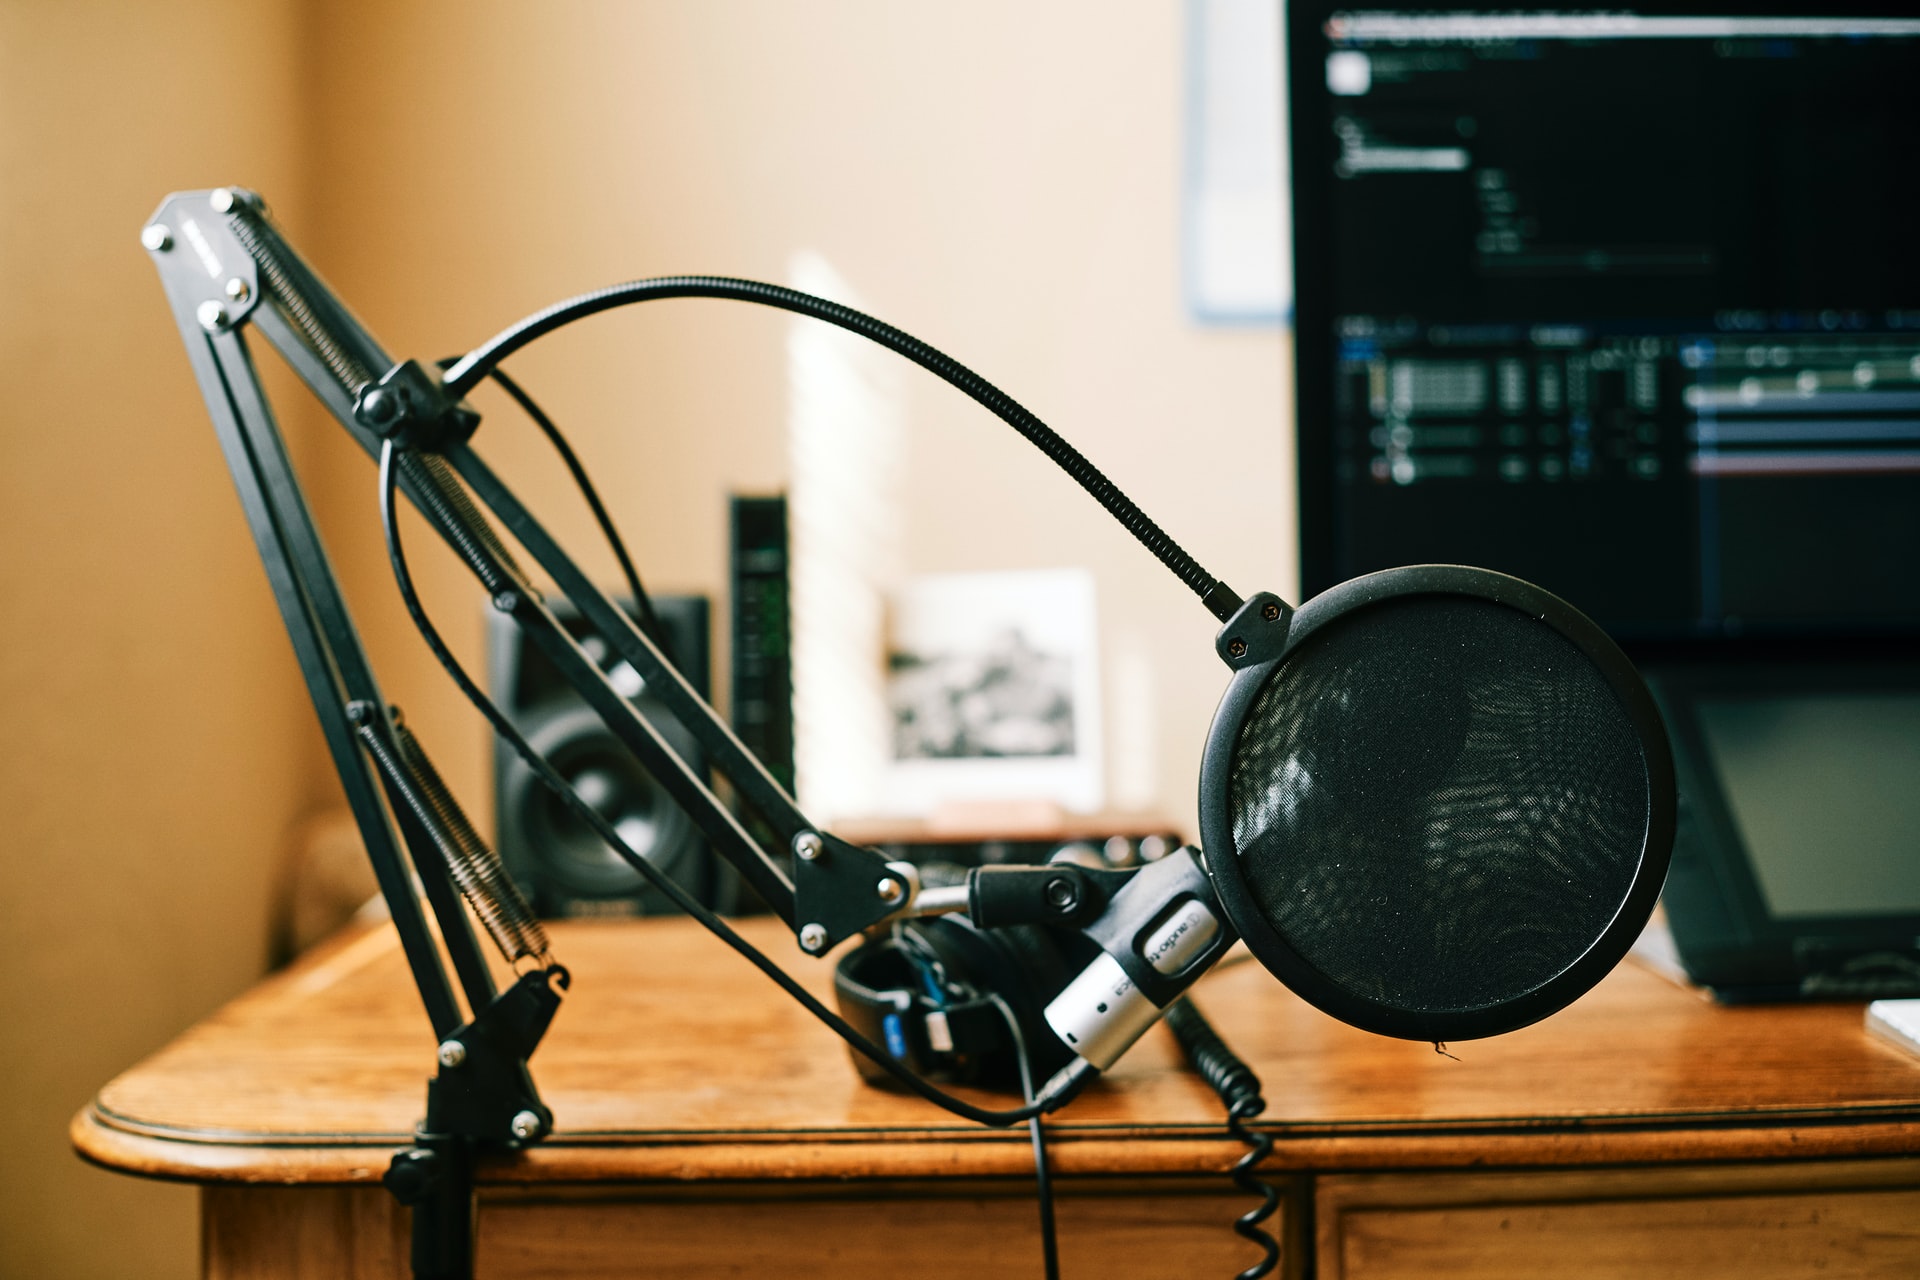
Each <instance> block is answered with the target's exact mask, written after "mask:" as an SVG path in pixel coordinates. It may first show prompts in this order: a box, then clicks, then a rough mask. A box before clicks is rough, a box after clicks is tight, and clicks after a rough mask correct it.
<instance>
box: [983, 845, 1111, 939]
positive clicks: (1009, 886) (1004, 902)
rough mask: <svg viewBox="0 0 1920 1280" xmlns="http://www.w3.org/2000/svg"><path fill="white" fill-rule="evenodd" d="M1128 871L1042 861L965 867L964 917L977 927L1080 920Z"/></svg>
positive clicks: (1101, 906) (1096, 910) (1092, 913)
mask: <svg viewBox="0 0 1920 1280" xmlns="http://www.w3.org/2000/svg"><path fill="white" fill-rule="evenodd" d="M1132 875H1133V872H1131V871H1095V870H1091V869H1089V868H1087V867H1077V866H1075V865H1073V864H1072V863H1070V862H1055V863H1049V864H1048V865H1046V866H1044V867H975V868H974V869H973V870H972V871H970V872H968V873H967V917H968V918H969V919H970V920H972V921H973V922H974V923H975V924H976V925H979V926H980V927H981V928H982V929H998V928H1001V927H1003V926H1005V925H1015V924H1062V925H1082V924H1085V923H1086V922H1087V921H1089V920H1092V919H1094V918H1096V917H1097V916H1099V914H1100V913H1101V912H1102V911H1104V910H1106V907H1107V902H1108V900H1109V899H1111V898H1112V897H1113V895H1114V894H1115V893H1116V892H1118V891H1119V889H1120V887H1121V886H1122V885H1124V884H1125V883H1126V882H1127V881H1128V880H1129V879H1130V878H1131V877H1132Z"/></svg>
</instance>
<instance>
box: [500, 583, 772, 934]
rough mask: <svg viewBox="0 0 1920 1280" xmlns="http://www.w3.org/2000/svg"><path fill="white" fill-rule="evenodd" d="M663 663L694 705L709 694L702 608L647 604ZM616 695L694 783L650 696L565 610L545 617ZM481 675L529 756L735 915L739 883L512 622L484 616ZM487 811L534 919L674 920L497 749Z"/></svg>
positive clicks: (677, 731)
mask: <svg viewBox="0 0 1920 1280" xmlns="http://www.w3.org/2000/svg"><path fill="white" fill-rule="evenodd" d="M653 606H654V611H655V613H656V614H658V615H659V618H660V622H661V626H662V627H663V628H664V631H665V634H666V641H667V646H668V649H669V651H670V656H671V657H672V658H673V660H674V662H675V663H676V665H678V666H679V668H680V670H681V672H682V673H683V674H684V675H685V676H686V678H687V681H688V683H690V684H691V685H693V687H694V688H695V689H696V690H697V691H698V692H699V693H700V695H701V696H702V697H706V696H708V694H709V684H710V675H709V640H708V637H709V630H708V605H707V600H706V598H705V597H702V596H654V597H653ZM554 611H555V614H556V616H558V617H559V618H560V620H561V621H562V622H563V623H564V624H565V625H566V626H567V628H568V629H569V630H570V631H571V632H572V633H573V634H574V636H575V638H576V639H578V640H579V641H580V643H581V646H582V647H583V648H584V649H585V650H586V651H587V653H588V654H589V655H591V656H592V657H593V658H594V660H595V661H597V662H600V663H602V665H603V667H605V669H606V672H607V676H608V678H609V679H610V680H611V681H612V682H613V685H614V687H615V688H617V689H619V690H620V692H621V693H623V694H625V695H626V696H627V697H629V698H630V699H631V700H632V701H633V702H634V703H635V704H636V705H638V706H639V707H640V708H641V710H642V711H643V712H645V714H646V715H647V717H648V719H650V720H651V721H652V722H653V724H654V725H655V727H656V728H657V729H659V731H660V733H661V734H662V736H664V737H665V738H666V739H667V740H668V742H669V743H671V744H672V746H673V749H674V750H675V751H676V752H677V753H679V754H680V756H681V757H682V758H684V759H685V760H686V761H687V762H688V763H689V765H691V766H692V768H693V769H694V771H695V772H696V773H699V774H701V775H702V776H703V777H705V776H706V774H707V766H706V761H705V757H704V756H703V755H702V753H701V751H700V746H699V743H698V742H697V741H696V740H695V739H694V737H693V735H692V734H690V733H688V732H687V731H686V730H685V729H684V728H682V727H681V725H680V723H679V722H678V721H677V720H675V719H674V718H673V716H672V714H671V713H670V712H668V711H667V709H666V708H665V706H664V705H662V704H660V703H658V702H655V701H654V700H653V699H651V698H650V697H649V695H648V694H647V691H646V688H645V686H644V683H643V682H642V680H641V679H640V676H639V673H638V672H636V671H634V669H633V668H632V667H631V666H630V665H628V664H627V663H626V662H624V661H622V660H620V659H619V658H617V657H616V656H615V655H613V653H612V652H611V650H610V649H609V647H608V646H607V644H606V642H605V641H604V640H602V639H601V638H600V636H598V635H597V634H595V633H594V632H593V630H592V628H591V627H589V626H588V625H587V623H586V622H585V621H584V620H582V619H581V618H580V616H579V615H578V613H576V612H575V611H573V610H572V609H571V608H564V607H560V606H559V605H557V604H556V606H555V608H554ZM487 672H488V683H489V686H490V692H491V693H492V695H493V698H494V701H495V702H497V703H498V704H499V705H500V708H501V709H502V710H503V711H504V712H505V713H506V714H507V716H508V717H509V718H510V719H511V720H512V721H513V722H514V724H515V725H516V726H517V727H518V728H519V729H520V731H521V732H522V733H523V734H525V735H526V737H527V740H528V741H529V742H530V743H532V745H533V747H534V749H535V750H536V751H538V752H539V753H540V754H541V755H543V756H545V757H546V758H547V760H549V761H550V762H551V763H552V764H553V767H554V768H555V769H556V770H558V771H559V773H560V774H561V776H562V777H564V778H566V779H567V780H568V781H569V782H571V783H572V784H573V785H574V787H575V789H576V790H578V791H579V792H580V794H581V796H582V797H584V798H585V799H586V800H587V802H588V803H589V804H591V805H593V806H594V807H595V808H596V809H598V810H599V811H600V812H601V813H602V814H603V815H604V816H605V817H606V818H607V820H608V821H610V822H611V823H612V824H613V826H614V827H615V829H616V830H618V831H619V832H620V834H621V836H622V837H624V838H625V839H626V841H627V843H628V844H630V845H632V846H633V848H634V849H635V850H636V851H637V852H638V853H640V854H641V855H642V856H643V857H645V858H646V859H647V860H648V861H649V862H651V863H652V864H653V865H654V866H656V867H658V868H660V869H661V870H662V871H665V872H666V873H667V874H668V875H670V876H672V877H673V878H674V879H675V880H676V881H678V882H679V883H680V885H681V886H682V887H683V888H685V889H686V890H687V891H688V892H689V893H692V894H693V895H694V896H695V897H697V898H698V899H699V900H700V901H701V902H703V903H705V904H706V905H708V906H710V907H713V908H715V909H716V910H721V911H730V910H732V909H733V908H734V906H735V903H734V898H735V896H736V894H737V877H736V875H735V873H734V872H733V871H732V869H731V868H727V867H723V866H722V865H721V864H720V863H719V861H718V860H717V859H716V858H714V857H713V856H712V853H711V852H710V850H709V849H708V847H707V842H706V840H705V838H704V837H703V836H702V835H701V834H700V831H699V829H698V828H697V827H695V826H694V824H693V822H692V821H691V820H690V819H689V818H688V817H687V815H686V814H685V813H683V812H682V811H681V810H680V808H679V806H678V805H676V804H675V803H674V802H673V800H672V798H671V797H670V796H669V795H668V794H667V792H666V791H665V789H664V788H662V787H661V786H660V784H659V783H658V782H657V781H656V780H655V779H654V778H653V776H652V775H651V774H650V773H649V772H648V771H647V770H646V769H645V768H644V767H642V765H641V764H640V762H639V761H638V760H637V759H635V757H634V756H633V754H632V752H630V751H628V750H627V748H626V747H625V745H624V744H622V743H621V742H620V740H619V739H618V738H616V737H615V736H614V735H613V733H612V732H611V731H610V730H608V729H607V727H606V726H605V725H604V724H602V723H601V721H600V718H599V716H597V715H596V714H594V712H593V711H592V709H591V708H589V707H588V706H587V705H586V703H585V702H583V701H582V700H581V699H580V698H579V696H578V695H577V694H575V693H574V692H573V690H572V689H571V688H569V687H568V686H567V684H566V682H565V681H564V680H563V679H561V677H560V674H559V673H558V672H557V671H556V670H554V668H553V666H552V664H551V663H549V662H548V661H547V659H546V657H545V655H543V654H541V653H540V652H539V651H538V650H537V649H535V648H533V647H531V646H530V645H528V644H527V643H526V641H525V639H524V637H522V635H521V634H520V631H519V628H518V627H516V626H515V625H514V623H513V621H512V619H510V618H507V617H504V616H502V615H499V614H492V615H490V616H489V619H488V629H487ZM494 802H495V815H496V818H497V828H496V830H497V832H498V843H499V849H500V858H501V861H502V862H503V863H505V865H506V868H507V871H508V873H509V874H511V875H512V877H513V879H514V881H515V882H516V883H517V884H518V885H519V886H520V889H521V891H522V892H523V893H525V894H526V895H527V897H528V899H529V900H530V901H531V902H532V903H533V905H534V908H535V910H537V911H538V912H539V913H540V914H541V915H543V916H622V915H654V914H659V913H661V912H664V911H670V910H672V906H671V904H670V903H668V902H667V900H666V898H665V897H664V896H662V895H661V894H660V893H659V892H658V891H657V890H655V889H653V888H651V887H650V886H648V884H647V883H646V881H645V880H644V879H643V878H642V877H641V876H640V874H639V873H638V872H636V871H635V870H634V869H633V868H632V867H630V866H628V865H627V864H626V863H624V862H622V861H621V860H620V858H619V857H618V856H617V855H615V854H614V853H613V852H612V851H611V850H609V849H608V848H607V847H606V845H605V844H603V843H602V842H601V841H600V839H599V837H597V836H596V835H595V834H594V833H593V831H592V830H591V829H590V828H589V827H587V825H586V824H585V823H583V822H581V821H580V820H579V819H578V818H576V817H575V816H574V815H573V814H572V813H571V812H569V810H568V808H567V806H566V804H565V803H564V802H562V801H561V800H560V799H559V797H557V796H555V795H554V794H553V793H552V792H550V791H549V790H547V788H546V787H545V786H544V785H543V784H542V783H541V782H540V780H539V779H538V778H537V777H536V776H534V773H533V771H532V770H531V769H529V768H527V766H526V764H525V763H524V762H522V761H521V760H520V758H519V757H518V756H517V755H515V754H514V752H513V751H512V750H511V749H510V748H508V747H506V746H505V745H504V744H501V743H499V742H496V743H495V746H494Z"/></svg>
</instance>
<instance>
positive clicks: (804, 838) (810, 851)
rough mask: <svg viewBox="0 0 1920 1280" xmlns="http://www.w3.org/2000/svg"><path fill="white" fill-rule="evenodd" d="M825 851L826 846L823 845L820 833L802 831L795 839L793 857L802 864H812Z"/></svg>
mask: <svg viewBox="0 0 1920 1280" xmlns="http://www.w3.org/2000/svg"><path fill="white" fill-rule="evenodd" d="M825 849H826V845H824V844H823V843H821V840H820V833H819V832H817V831H802V832H801V833H800V834H799V835H797V836H795V837H794V838H793V856H794V857H796V858H798V859H800V861H802V862H812V861H813V860H814V859H815V858H817V857H819V856H820V855H821V853H822V852H824V851H825Z"/></svg>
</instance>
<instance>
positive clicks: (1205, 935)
mask: <svg viewBox="0 0 1920 1280" xmlns="http://www.w3.org/2000/svg"><path fill="white" fill-rule="evenodd" d="M1217 646H1218V648H1219V651H1220V654H1221V657H1222V658H1223V659H1225V660H1226V662H1227V663H1228V665H1229V666H1230V667H1232V668H1233V669H1234V675H1233V677H1232V679H1231V681H1230V683H1229V684H1228V687H1227V690H1226V693H1225V695H1224V696H1223V698H1222V699H1221V702H1220V707H1219V709H1218V711H1217V712H1216V713H1215V716H1214V721H1213V726H1212V728H1211V729H1210V730H1209V733H1208V736H1207V743H1206V749H1205V753H1204V756H1203V760H1202V765H1201V771H1200V830H1201V844H1202V847H1203V849H1204V853H1200V852H1198V851H1194V850H1183V851H1182V852H1181V854H1180V855H1176V856H1175V857H1172V858H1168V859H1165V860H1163V862H1162V863H1157V864H1154V866H1153V867H1149V868H1148V869H1147V870H1146V871H1143V872H1142V873H1141V874H1140V875H1139V876H1138V877H1136V879H1135V881H1134V882H1133V883H1131V884H1129V885H1128V887H1127V889H1126V890H1124V891H1123V892H1122V893H1120V894H1117V895H1115V897H1114V899H1113V901H1112V903H1111V904H1110V905H1109V906H1108V908H1107V911H1106V913H1105V914H1104V915H1103V916H1101V917H1100V919H1098V920H1096V921H1094V922H1093V924H1092V925H1090V926H1089V927H1088V929H1087V932H1088V933H1089V934H1090V935H1092V936H1094V937H1095V938H1096V940H1098V941H1100V942H1101V944H1102V953H1101V955H1100V956H1099V957H1097V958H1096V959H1095V960H1094V961H1093V963H1092V964H1090V965H1088V966H1087V968H1086V969H1085V970H1083V972H1082V973H1081V975H1080V977H1079V978H1077V979H1076V980H1075V981H1074V982H1073V983H1071V984H1069V985H1068V987H1067V988H1066V989H1065V990H1064V991H1063V992H1061V994H1060V995H1059V996H1058V997H1057V998H1056V999H1055V1000H1054V1001H1053V1002H1052V1003H1051V1004H1050V1005H1049V1006H1048V1007H1047V1010H1046V1016H1047V1021H1048V1023H1049V1024H1050V1025H1051V1026H1052V1028H1053V1030H1054V1031H1055V1033H1056V1034H1057V1035H1059V1036H1060V1037H1061V1038H1062V1039H1063V1040H1065V1041H1066V1042H1067V1043H1068V1044H1069V1045H1071V1046H1072V1047H1073V1048H1074V1049H1075V1051H1076V1052H1077V1053H1079V1055H1080V1056H1081V1057H1082V1058H1085V1059H1086V1060H1087V1061H1088V1062H1090V1063H1092V1065H1094V1066H1096V1067H1101V1068H1105V1067H1106V1066H1109V1065H1111V1063H1112V1062H1113V1061H1114V1060H1115V1059H1117V1058H1118V1057H1119V1056H1120V1054H1121V1053H1122V1052H1124V1051H1125V1049H1126V1048H1127V1046H1128V1045H1130V1044H1132V1043H1133V1041H1134V1040H1135V1039H1137V1038H1138V1037H1139V1035H1140V1034H1141V1033H1143V1032H1144V1031H1145V1030H1146V1028H1147V1027H1149V1026H1151V1025H1152V1023H1153V1022H1154V1021H1155V1020H1156V1019H1157V1018H1158V1017H1159V1016H1160V1014H1161V1013H1162V1012H1163V1011H1164V1010H1165V1009H1166V1008H1167V1007H1168V1006H1169V1005H1171V1004H1172V1003H1173V1001H1174V999H1176V998H1177V997H1178V994H1179V992H1180V991H1181V990H1184V989H1185V988H1186V987H1187V986H1190V985H1191V984H1192V982H1193V981H1194V980H1195V979H1196V978H1198V977H1199V976H1200V974H1201V973H1202V972H1204V971H1205V970H1206V968H1207V967H1209V966H1210V965H1211V964H1212V963H1213V961H1214V960H1216V959H1218V957H1219V956H1220V955H1221V954H1222V953H1223V952H1224V951H1225V949H1226V947H1227V946H1228V945H1230V944H1231V942H1232V940H1233V937H1234V935H1235V934H1237V935H1239V936H1240V937H1242V938H1244V939H1245V941H1246V943H1247V947H1248V950H1249V951H1251V952H1252V953H1253V955H1254V957H1255V958H1256V959H1258V960H1259V961H1260V962H1261V963H1262V964H1263V965H1265V966H1266V968H1267V969H1268V970H1269V971H1271V972H1272V973H1273V974H1274V976H1275V977H1277V978H1279V979H1280V981H1281V982H1283V983H1284V984H1285V985H1286V986H1288V987H1289V988H1291V989H1292V990H1293V991H1294V992H1296V993H1297V994H1299V995H1300V996H1302V997H1303V998H1305V999H1306V1000H1308V1001H1309V1002H1310V1003H1312V1004H1314V1005H1316V1006H1318V1007H1319V1008H1320V1009H1322V1010H1324V1011H1325V1012H1327V1013H1329V1014H1332V1015H1333V1016H1334V1017H1336V1018H1339V1019H1340V1020H1341V1021H1343V1022H1347V1023H1349V1024H1351V1025H1353V1026H1356V1027H1361V1028H1364V1029H1365V1030H1368V1031H1373V1032H1377V1033H1380V1034H1382V1035H1390V1036H1399V1037H1402V1038H1405V1039H1410V1040H1432V1041H1451V1040H1469V1039H1474V1038H1476V1037H1481V1036H1490V1035H1497V1034H1500V1033H1502V1032H1506V1031H1512V1030H1515V1029H1517V1028H1519V1027H1523V1026H1526V1025H1527V1024H1529V1023H1531V1022H1535V1021H1537V1020H1539V1019H1540V1018H1544V1017H1546V1016H1547V1015H1548V1014H1551V1013H1554V1012H1556V1011H1557V1010H1559V1009H1561V1008H1563V1007H1565V1006H1566V1005H1568V1004H1570V1003H1571V1002H1572V1001H1574V1000H1575V999H1577V998H1578V997H1579V996H1581V995H1582V994H1584V993H1585V992H1586V991H1587V990H1588V989H1590V988H1591V987H1592V986H1593V985H1594V984H1595V983H1597V982H1598V981H1599V980H1600V979H1601V978H1602V977H1604V976H1605V975H1606V974H1607V973H1608V972H1609V971H1610V970H1611V969H1612V968H1613V966H1614V965H1615V964H1616V963H1618V962H1619V960H1620V959H1621V957H1623V956H1624V955H1625V954H1626V952H1627V949H1628V948H1629V947H1631V946H1632V944H1633V941H1634V939H1635V938H1636V937H1638V936H1639V933H1640V931H1641V930H1642V929H1643V928H1644V927H1645V926H1646V922H1647V918H1648V916H1649V915H1650V914H1651V913H1652V910H1653V905H1654V902H1655V901H1656V899H1657V898H1658V896H1659V892H1660V888H1661V885H1662V883H1663V881H1664V880H1665V877H1666V869H1667V862H1668V859H1669V857H1670V855H1671V852H1672V847H1673V828H1674V808H1675V790H1674V777H1673V761H1672V756H1671V753H1670V750H1669V748H1668V744H1667V739H1666V732H1665V729H1664V727H1663V724H1662V722H1661V719H1660V715H1659V712H1658V711H1657V709H1656V708H1655V706H1654V703H1653V700H1652V698H1651V696H1650V695H1649V694H1648V692H1647V689H1646V686H1645V684H1644V683H1643V682H1642V681H1641V679H1640V677H1639V674H1638V673H1637V672H1636V671H1635V670H1634V668H1633V666H1632V664H1631V663H1630V662H1629V661H1628V660H1627V658H1626V656H1625V655H1624V654H1623V653H1621V651H1620V650H1619V648H1618V647H1617V646H1616V645H1615V644H1614V643H1613V642H1612V640H1610V639H1609V638H1608V637H1607V635H1606V634H1605V633H1604V632H1603V631H1601V630H1600V628H1599V627H1598V626H1596V625H1595V624H1594V623H1593V622H1592V621H1590V620H1589V619H1588V618H1587V617H1586V616H1585V615H1583V614H1582V613H1580V612H1579V611H1578V610H1576V609H1575V608H1573V607H1572V606H1571V605H1569V604H1567V603H1566V602H1565V601H1563V600H1560V599H1559V598H1557V597H1555V596H1553V595H1551V594H1550V593H1548V592H1546V591H1544V590H1542V589H1541V588H1539V587H1536V586H1533V585H1531V584H1529V583H1525V582H1522V581H1520V580H1519V579H1516V578H1511V577H1508V576H1506V575H1504V574H1499V573H1494V572H1491V571H1489V570H1484V569H1470V568H1464V567H1460V566H1453V565H1425V566H1416V567H1411V568H1404V569H1392V570H1387V571H1385V572H1382V573H1375V574H1371V575H1368V576H1366V577H1363V578H1357V579H1355V580H1353V581H1351V582H1348V583H1345V584H1343V585H1341V586H1339V587H1335V588H1333V589H1332V590H1330V591H1327V592H1325V593H1323V594H1322V595H1319V596H1316V597H1315V598H1314V599H1312V600H1310V601H1308V602H1307V603H1306V604H1305V605H1303V606H1302V607H1301V608H1300V609H1299V610H1298V611H1295V610H1292V609H1290V608H1288V607H1287V606H1286V605H1285V604H1284V603H1283V602H1281V601H1280V600H1278V599H1277V598H1276V597H1274V596H1271V595H1265V594H1262V595H1256V596H1254V597H1253V598H1251V599H1250V600H1248V601H1246V602H1245V603H1244V604H1243V605H1242V606H1241V607H1240V608H1239V609H1238V610H1237V611H1236V612H1235V613H1234V614H1233V615H1232V616H1231V617H1230V618H1229V619H1228V621H1227V624H1226V626H1225V627H1223V628H1222V629H1221V632H1220V634H1219V638H1218V641H1217ZM1150 873H1151V874H1150Z"/></svg>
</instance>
